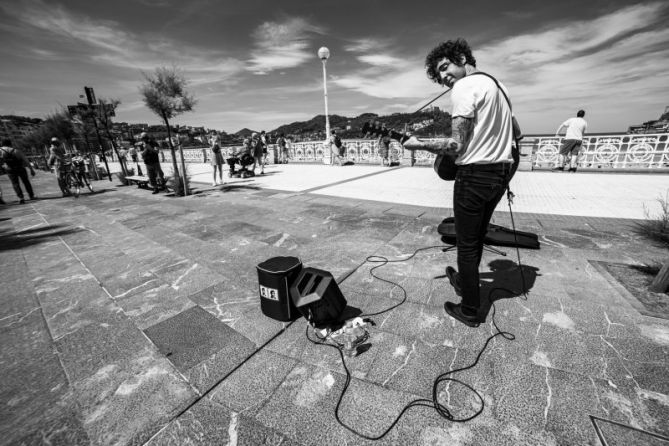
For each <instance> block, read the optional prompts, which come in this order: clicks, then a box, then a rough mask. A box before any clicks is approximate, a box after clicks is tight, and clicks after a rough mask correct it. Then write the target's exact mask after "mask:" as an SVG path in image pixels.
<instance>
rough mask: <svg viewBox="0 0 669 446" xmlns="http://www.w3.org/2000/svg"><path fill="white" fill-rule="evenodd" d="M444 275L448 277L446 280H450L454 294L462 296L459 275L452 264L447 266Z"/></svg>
mask: <svg viewBox="0 0 669 446" xmlns="http://www.w3.org/2000/svg"><path fill="white" fill-rule="evenodd" d="M446 277H448V281H449V282H451V286H452V287H453V289H454V290H455V294H457V295H458V296H462V291H461V290H460V277H459V276H458V272H457V271H456V270H455V268H453V267H452V266H447V267H446Z"/></svg>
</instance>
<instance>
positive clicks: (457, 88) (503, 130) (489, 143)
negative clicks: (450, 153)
mask: <svg viewBox="0 0 669 446" xmlns="http://www.w3.org/2000/svg"><path fill="white" fill-rule="evenodd" d="M500 86H501V87H502V88H504V92H505V93H507V90H506V88H505V87H504V85H502V84H501V82H500ZM507 94H508V93H507ZM451 100H452V101H453V113H452V116H453V117H454V118H455V117H458V116H460V117H463V118H473V119H474V131H473V134H472V139H471V141H470V142H469V146H468V147H467V151H466V152H465V153H463V154H461V155H460V156H459V157H458V158H457V159H456V161H455V163H456V164H493V163H513V157H512V155H511V148H512V146H513V126H512V123H511V108H510V107H509V105H508V104H507V102H506V99H505V98H504V95H503V94H502V92H501V91H500V90H499V88H497V85H496V84H495V82H494V81H493V80H492V79H490V78H489V77H487V76H484V75H482V74H470V75H468V76H465V77H464V78H462V79H460V80H459V81H457V82H456V83H455V85H454V86H453V90H452V92H451Z"/></svg>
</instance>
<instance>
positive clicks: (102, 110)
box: [82, 99, 128, 176]
mask: <svg viewBox="0 0 669 446" xmlns="http://www.w3.org/2000/svg"><path fill="white" fill-rule="evenodd" d="M120 103H121V101H120V100H119V99H99V100H98V103H97V104H96V105H95V108H94V109H93V110H92V111H91V114H92V116H90V118H92V119H93V120H94V123H96V125H97V127H100V128H102V130H104V133H105V136H106V137H107V139H108V140H109V144H111V147H112V150H113V151H114V153H115V154H116V159H118V160H119V162H120V164H121V171H122V172H123V175H124V176H127V175H128V172H127V171H126V166H125V163H124V162H122V161H121V157H120V156H119V154H118V147H117V146H116V143H115V142H114V135H112V133H111V128H112V120H111V118H112V116H114V115H115V114H116V108H117V107H118V106H119V104H120ZM82 118H83V117H82Z"/></svg>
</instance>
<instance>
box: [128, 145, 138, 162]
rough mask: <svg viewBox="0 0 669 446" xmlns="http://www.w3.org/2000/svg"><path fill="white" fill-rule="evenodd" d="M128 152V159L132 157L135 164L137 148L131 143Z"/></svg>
mask: <svg viewBox="0 0 669 446" xmlns="http://www.w3.org/2000/svg"><path fill="white" fill-rule="evenodd" d="M128 154H129V155H130V159H132V162H133V163H135V164H137V161H138V160H137V148H136V147H135V145H134V144H133V145H132V146H130V149H128Z"/></svg>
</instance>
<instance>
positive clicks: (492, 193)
mask: <svg viewBox="0 0 669 446" xmlns="http://www.w3.org/2000/svg"><path fill="white" fill-rule="evenodd" d="M511 166H512V165H511V164H510V163H509V164H505V163H498V164H487V165H474V164H470V165H464V166H459V168H458V173H457V176H456V178H455V187H454V189H453V214H454V217H455V235H456V238H457V242H456V244H457V245H456V246H457V248H458V272H459V279H460V288H461V292H462V307H463V309H464V310H465V312H467V313H469V314H473V313H477V312H478V310H479V308H480V306H481V296H480V290H479V264H480V263H481V256H482V254H483V240H484V238H485V235H486V232H487V231H488V223H490V219H491V218H492V214H493V212H494V211H495V207H497V204H498V203H499V201H500V200H501V199H502V197H503V196H504V191H505V190H506V186H507V184H508V181H510V179H511V175H512V174H511Z"/></svg>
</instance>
